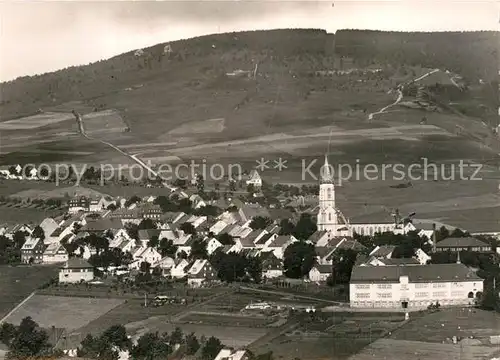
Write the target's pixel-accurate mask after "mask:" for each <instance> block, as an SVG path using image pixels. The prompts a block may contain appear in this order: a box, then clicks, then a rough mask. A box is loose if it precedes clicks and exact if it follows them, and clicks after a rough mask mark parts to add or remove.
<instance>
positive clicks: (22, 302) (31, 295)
mask: <svg viewBox="0 0 500 360" xmlns="http://www.w3.org/2000/svg"><path fill="white" fill-rule="evenodd" d="M34 295H35V291H33V292H32V293H31V294H29V295H28V296H27V297H26V299H24V300H23V301H21V302H20V303H19V304H17V306H16V307H15V308H14V309H12V310H11V311H9V313H8V314H7V315H5V316H4V317H3V318H2V320H0V325H1V324H3V322H4V321H5V320H6V319H7V318H8V317H9V316H11V315H12V314H13V313H14V312H15V311H16V310H17V309H19V308H20V307H21V306H23V305H24V304H25V303H26V302H27V301H28V300H29V299H31V298H32V297H33V296H34Z"/></svg>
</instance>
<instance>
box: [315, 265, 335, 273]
mask: <svg viewBox="0 0 500 360" xmlns="http://www.w3.org/2000/svg"><path fill="white" fill-rule="evenodd" d="M313 269H316V270H318V271H319V272H320V274H331V273H332V271H333V269H332V266H331V265H314V266H313V267H312V269H311V270H313Z"/></svg>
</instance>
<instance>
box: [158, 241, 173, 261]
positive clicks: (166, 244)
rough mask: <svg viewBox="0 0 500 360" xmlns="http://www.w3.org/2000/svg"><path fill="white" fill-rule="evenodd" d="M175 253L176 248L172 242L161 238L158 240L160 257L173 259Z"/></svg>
mask: <svg viewBox="0 0 500 360" xmlns="http://www.w3.org/2000/svg"><path fill="white" fill-rule="evenodd" d="M176 251H177V246H176V245H174V242H173V240H170V239H166V238H163V239H161V240H160V254H161V256H170V257H174V255H175V253H176Z"/></svg>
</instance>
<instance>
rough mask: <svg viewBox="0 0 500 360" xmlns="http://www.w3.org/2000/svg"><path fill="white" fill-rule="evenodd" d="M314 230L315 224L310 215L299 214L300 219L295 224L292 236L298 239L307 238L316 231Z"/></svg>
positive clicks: (315, 228)
mask: <svg viewBox="0 0 500 360" xmlns="http://www.w3.org/2000/svg"><path fill="white" fill-rule="evenodd" d="M316 230H317V226H316V223H315V222H314V220H313V219H312V217H311V215H310V214H307V213H303V214H301V215H300V219H299V221H298V222H297V225H295V229H294V231H293V236H295V237H296V238H297V239H299V240H307V239H309V237H310V236H311V235H312V234H314V233H315V232H316Z"/></svg>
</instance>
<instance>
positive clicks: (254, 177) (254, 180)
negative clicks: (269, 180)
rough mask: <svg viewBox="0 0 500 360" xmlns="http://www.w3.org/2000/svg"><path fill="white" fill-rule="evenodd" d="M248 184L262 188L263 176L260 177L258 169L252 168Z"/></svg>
mask: <svg viewBox="0 0 500 360" xmlns="http://www.w3.org/2000/svg"><path fill="white" fill-rule="evenodd" d="M246 184H247V185H252V186H253V187H255V188H261V187H262V178H261V177H260V175H259V173H258V172H257V170H252V171H251V172H250V175H249V176H248V179H247V180H246Z"/></svg>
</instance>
